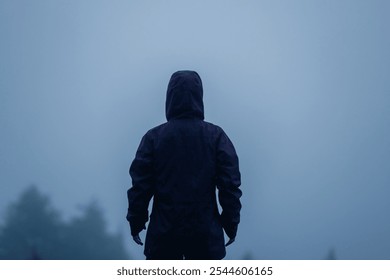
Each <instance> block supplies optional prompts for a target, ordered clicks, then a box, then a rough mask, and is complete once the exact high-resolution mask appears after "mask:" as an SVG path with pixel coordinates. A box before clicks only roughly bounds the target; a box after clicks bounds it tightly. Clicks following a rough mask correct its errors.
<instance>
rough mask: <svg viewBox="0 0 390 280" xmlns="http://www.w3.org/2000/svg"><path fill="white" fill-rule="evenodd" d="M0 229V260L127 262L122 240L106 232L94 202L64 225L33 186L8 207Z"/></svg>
mask: <svg viewBox="0 0 390 280" xmlns="http://www.w3.org/2000/svg"><path fill="white" fill-rule="evenodd" d="M0 225H1V226H0V259H11V260H18V259H61V260H67V259H73V260H83V259H89V260H97V259H105V260H108V259H128V258H129V256H128V254H127V252H126V250H125V245H124V238H123V236H122V235H121V234H120V233H114V234H113V233H110V232H108V231H107V226H106V222H105V220H104V218H103V211H102V209H101V208H100V207H99V205H98V204H97V203H96V202H91V203H89V204H88V205H87V206H86V207H85V208H84V209H83V210H82V214H81V215H80V216H78V217H74V218H72V219H71V220H69V221H67V222H65V221H64V220H63V219H62V217H61V215H60V213H59V212H58V211H57V210H56V209H54V208H53V207H52V205H51V202H50V199H49V197H47V196H46V195H44V194H42V193H41V192H40V191H39V190H38V188H37V187H34V186H31V187H28V188H27V189H26V190H25V191H24V192H23V193H22V194H21V195H20V197H19V198H18V200H17V201H15V202H14V203H12V204H10V205H9V206H8V209H7V212H6V215H5V217H2V220H1V224H0Z"/></svg>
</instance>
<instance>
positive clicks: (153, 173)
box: [127, 71, 242, 259]
mask: <svg viewBox="0 0 390 280" xmlns="http://www.w3.org/2000/svg"><path fill="white" fill-rule="evenodd" d="M165 109H166V118H167V122H166V123H164V124H162V125H160V126H157V127H155V128H153V129H151V130H149V131H148V132H147V133H146V134H145V135H144V136H143V138H142V140H141V143H140V145H139V147H138V150H137V152H136V156H135V159H134V160H133V162H132V164H131V166H130V175H131V178H132V187H131V188H130V189H129V190H128V192H127V196H128V201H129V208H128V214H127V220H128V221H129V223H130V227H131V233H132V235H136V234H138V233H139V232H140V231H142V230H143V229H145V224H146V222H147V221H148V220H149V213H148V206H149V202H150V200H151V199H152V197H153V207H152V212H151V215H150V222H149V225H148V230H147V234H146V240H145V250H144V253H145V255H146V257H147V258H148V259H164V258H168V259H181V258H187V259H222V258H223V257H224V256H225V254H226V251H225V245H224V235H223V230H225V232H226V234H227V235H228V236H229V238H234V237H235V236H236V233H237V226H238V224H239V222H240V209H241V203H240V197H241V194H242V193H241V190H240V189H239V186H240V184H241V181H240V172H239V163H238V157H237V154H236V151H235V149H234V146H233V144H232V142H231V141H230V139H229V138H228V136H227V135H226V133H225V132H224V131H223V130H222V128H220V127H218V126H216V125H214V124H211V123H208V122H206V121H204V107H203V88H202V82H201V79H200V77H199V75H198V74H197V73H196V72H194V71H178V72H176V73H174V74H173V75H172V77H171V79H170V81H169V84H168V89H167V96H166V108H165ZM216 191H217V192H216ZM217 195H218V201H219V203H220V206H221V209H222V213H219V211H218V206H217ZM168 250H170V252H172V254H170V253H167V251H168Z"/></svg>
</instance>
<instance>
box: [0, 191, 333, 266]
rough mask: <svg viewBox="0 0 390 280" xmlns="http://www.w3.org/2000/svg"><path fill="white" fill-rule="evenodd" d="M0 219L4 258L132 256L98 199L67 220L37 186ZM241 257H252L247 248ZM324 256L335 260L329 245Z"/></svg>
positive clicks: (127, 257)
mask: <svg viewBox="0 0 390 280" xmlns="http://www.w3.org/2000/svg"><path fill="white" fill-rule="evenodd" d="M1 218H2V219H1V220H0V259H3V260H26V259H27V260H29V259H30V260H39V259H49V260H50V259H51V260H120V259H130V256H129V254H128V253H127V251H126V246H130V245H128V244H126V243H125V240H126V239H125V237H124V236H123V235H122V234H121V233H119V232H117V233H111V232H109V231H108V230H107V224H106V221H105V220H104V215H103V210H102V208H101V207H100V206H99V204H98V203H96V202H91V203H89V204H88V205H87V206H86V207H84V208H83V209H82V214H81V215H80V216H77V217H73V218H72V219H70V220H69V221H64V220H63V219H62V216H61V214H60V212H59V211H58V210H56V209H55V208H53V206H52V205H51V202H50V199H49V197H48V196H46V195H45V194H43V193H41V192H40V191H39V189H38V188H37V187H35V186H30V187H28V188H26V189H25V191H24V192H22V194H21V195H20V197H19V198H18V199H17V200H16V201H15V202H13V203H11V204H10V205H8V208H7V212H6V215H5V217H1ZM241 259H244V260H245V259H253V255H252V253H251V252H247V253H246V254H244V255H243V256H241ZM325 259H328V260H334V259H336V254H335V251H334V249H330V250H329V252H328V254H327V255H325Z"/></svg>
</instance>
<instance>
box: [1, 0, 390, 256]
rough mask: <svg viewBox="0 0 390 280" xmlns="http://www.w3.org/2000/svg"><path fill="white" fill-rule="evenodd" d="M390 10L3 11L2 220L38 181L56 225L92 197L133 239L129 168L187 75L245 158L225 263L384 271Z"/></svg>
mask: <svg viewBox="0 0 390 280" xmlns="http://www.w3.org/2000/svg"><path fill="white" fill-rule="evenodd" d="M389 12H390V1H386V0H383V1H380V0H378V1H360V0H343V1H338V0H330V1H320V0H318V1H312V0H307V1H304V0H302V1H289V0H286V1H278V0H276V1H275V0H272V1H271V0H269V1H255V0H244V1H222V0H216V1H210V0H208V1H206V0H202V1H184V0H181V1H179V0H176V1H173V0H169V1H140V0H139V1H130V0H126V1H125V0H118V1H108V0H106V1H103V0H99V1H96V0H84V1H68V0H56V1H55V0H40V1H28V0H1V1H0V42H1V44H0V221H1V220H3V217H4V215H5V211H6V205H8V204H9V203H10V202H11V201H15V200H16V199H17V198H18V195H19V194H20V193H21V192H22V191H23V190H24V189H25V188H26V187H27V186H29V185H31V184H35V185H37V186H38V188H39V189H40V190H41V191H42V192H43V193H45V194H48V195H49V196H50V197H51V199H52V202H53V205H54V207H55V208H57V209H59V210H60V211H61V212H62V213H64V216H65V217H64V218H69V217H72V216H74V215H77V214H78V213H79V212H80V211H79V210H78V209H79V208H80V207H82V206H83V205H86V204H87V203H88V202H90V201H91V200H97V201H98V202H99V203H100V204H101V205H102V207H103V208H104V210H105V211H106V212H105V214H106V216H105V217H106V219H107V221H108V224H109V226H110V228H111V229H112V230H121V231H123V232H124V233H125V234H128V230H127V229H128V227H127V222H126V220H125V215H126V212H127V198H126V190H127V189H128V188H129V187H130V185H131V181H130V177H129V175H128V168H129V166H130V163H131V161H132V159H133V158H134V155H135V151H136V148H137V147H138V144H139V141H140V139H141V137H142V136H143V134H144V133H145V132H146V131H147V130H148V129H150V128H152V127H154V126H156V125H158V124H160V123H162V122H164V121H165V111H164V109H165V91H166V87H167V84H168V81H169V78H170V75H171V74H172V73H173V72H174V71H176V70H182V69H190V70H196V71H197V72H198V73H199V74H200V76H201V78H202V80H203V85H204V102H205V117H206V120H207V121H209V122H212V123H215V124H218V125H220V126H221V127H223V128H224V130H225V131H226V133H227V134H228V135H229V137H230V138H231V140H232V141H233V142H234V144H235V147H236V150H237V153H238V155H239V158H240V166H241V173H242V191H243V197H242V204H243V209H242V222H241V224H240V227H239V231H238V236H237V239H236V242H235V243H234V244H233V245H232V246H230V247H228V255H227V258H230V259H235V258H241V257H242V256H243V255H245V254H247V253H250V254H251V255H252V257H253V258H255V259H323V258H325V257H326V255H327V254H328V252H329V250H331V249H332V248H333V249H334V250H335V253H336V257H337V258H341V259H390V219H389V213H390V202H389V200H390V188H389V187H390V145H389V143H390V130H389V127H390V110H389V108H390V78H389V73H390V52H389V50H390V36H389V34H390V33H389V26H390V17H389ZM141 237H142V238H143V239H144V237H145V234H144V233H143V234H141ZM128 244H129V251H130V254H131V256H132V257H133V258H140V259H143V258H144V256H143V254H142V250H143V248H142V247H138V246H136V245H135V243H133V242H132V241H131V240H130V237H128Z"/></svg>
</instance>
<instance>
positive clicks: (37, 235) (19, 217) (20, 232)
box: [0, 186, 62, 259]
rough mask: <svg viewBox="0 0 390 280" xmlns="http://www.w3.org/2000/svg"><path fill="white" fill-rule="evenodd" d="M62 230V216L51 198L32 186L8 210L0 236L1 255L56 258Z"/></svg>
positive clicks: (11, 257) (14, 257)
mask: <svg viewBox="0 0 390 280" xmlns="http://www.w3.org/2000/svg"><path fill="white" fill-rule="evenodd" d="M61 227H62V224H61V220H60V217H59V214H58V212H56V211H55V210H54V209H52V208H51V206H50V204H49V199H48V197H46V196H44V195H42V194H41V193H39V191H38V189H37V188H36V187H35V186H31V187H29V188H28V189H27V190H26V191H24V192H23V193H22V195H21V196H20V198H19V200H18V201H16V202H15V203H13V204H11V205H10V206H9V208H8V211H7V213H6V217H5V223H4V226H3V228H2V231H1V233H0V247H1V251H2V255H1V256H2V257H3V258H5V259H31V258H46V259H57V258H59V255H58V249H59V248H58V245H59V244H58V240H57V236H58V235H59V233H60V231H61Z"/></svg>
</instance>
